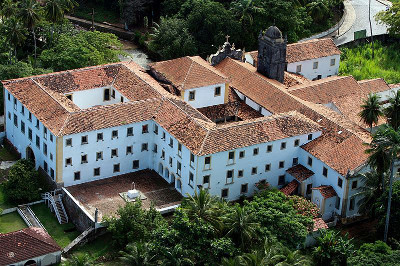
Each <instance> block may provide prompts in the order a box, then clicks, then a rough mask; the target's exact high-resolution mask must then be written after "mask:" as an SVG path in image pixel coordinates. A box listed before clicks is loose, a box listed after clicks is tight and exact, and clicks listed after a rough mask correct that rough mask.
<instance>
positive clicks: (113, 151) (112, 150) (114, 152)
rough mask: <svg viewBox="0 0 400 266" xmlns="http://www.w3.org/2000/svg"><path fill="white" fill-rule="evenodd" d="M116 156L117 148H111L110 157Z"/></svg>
mask: <svg viewBox="0 0 400 266" xmlns="http://www.w3.org/2000/svg"><path fill="white" fill-rule="evenodd" d="M114 157H118V149H111V158H114Z"/></svg>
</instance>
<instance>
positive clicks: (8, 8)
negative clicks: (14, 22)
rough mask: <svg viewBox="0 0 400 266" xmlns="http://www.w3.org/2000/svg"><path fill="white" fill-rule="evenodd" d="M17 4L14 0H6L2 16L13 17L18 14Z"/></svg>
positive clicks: (2, 8)
mask: <svg viewBox="0 0 400 266" xmlns="http://www.w3.org/2000/svg"><path fill="white" fill-rule="evenodd" d="M17 10H18V7H17V4H16V3H15V2H14V1H13V0H4V2H3V4H2V5H1V11H0V14H1V16H2V18H3V19H4V18H11V17H13V16H15V15H16V14H17Z"/></svg>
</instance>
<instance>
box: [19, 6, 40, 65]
mask: <svg viewBox="0 0 400 266" xmlns="http://www.w3.org/2000/svg"><path fill="white" fill-rule="evenodd" d="M40 9H41V8H40V4H39V3H38V2H37V1H36V0H23V1H22V2H21V6H20V9H19V17H20V20H21V21H22V23H23V24H24V25H25V27H26V28H27V29H28V30H30V31H31V32H32V35H33V42H34V58H35V62H36V49H37V45H36V33H35V28H36V25H37V24H38V23H39V21H40V15H39V13H40Z"/></svg>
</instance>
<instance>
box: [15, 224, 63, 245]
mask: <svg viewBox="0 0 400 266" xmlns="http://www.w3.org/2000/svg"><path fill="white" fill-rule="evenodd" d="M31 228H32V227H28V228H25V229H22V230H21V233H23V234H25V235H26V236H28V237H30V238H32V239H36V240H38V241H40V242H42V243H45V244H46V245H47V246H50V247H55V246H53V245H52V244H50V243H48V242H47V241H43V240H42V239H40V238H38V237H35V236H33V235H31V234H29V233H27V232H26V231H27V229H28V230H29V231H30V232H33V233H34V234H37V233H36V232H35V231H33V230H32V229H31ZM36 228H38V227H36ZM17 232H18V231H17Z"/></svg>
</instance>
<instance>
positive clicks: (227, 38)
mask: <svg viewBox="0 0 400 266" xmlns="http://www.w3.org/2000/svg"><path fill="white" fill-rule="evenodd" d="M229 37H231V36H229V35H228V34H227V35H226V36H225V38H226V42H229Z"/></svg>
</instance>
